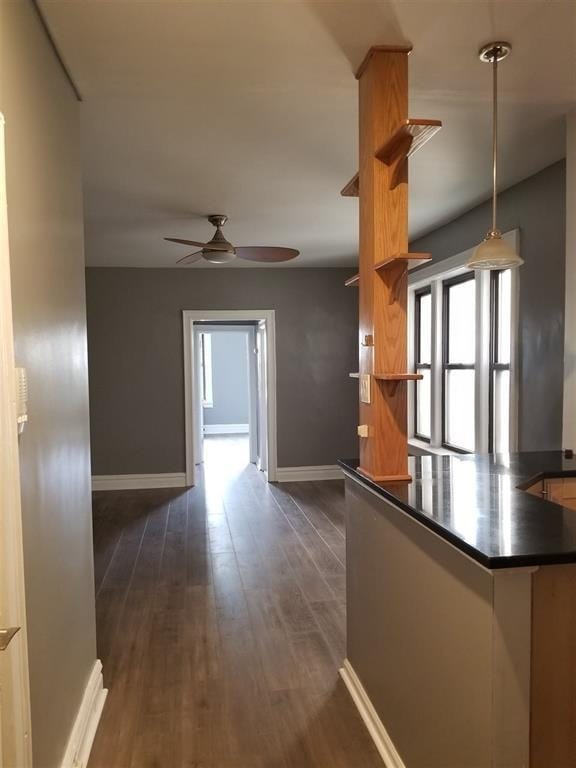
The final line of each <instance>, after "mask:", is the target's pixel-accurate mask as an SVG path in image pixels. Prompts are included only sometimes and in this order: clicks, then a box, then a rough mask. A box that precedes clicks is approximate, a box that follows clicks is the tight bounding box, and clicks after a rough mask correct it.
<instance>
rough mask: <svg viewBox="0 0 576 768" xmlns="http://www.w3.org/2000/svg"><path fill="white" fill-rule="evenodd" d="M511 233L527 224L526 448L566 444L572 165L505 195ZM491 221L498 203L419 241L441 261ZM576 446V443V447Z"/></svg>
mask: <svg viewBox="0 0 576 768" xmlns="http://www.w3.org/2000/svg"><path fill="white" fill-rule="evenodd" d="M498 211H499V213H498V224H499V226H500V229H501V230H502V231H503V232H506V231H507V230H510V229H516V228H518V229H520V248H521V254H522V258H523V259H524V261H525V264H524V265H523V266H522V267H521V268H520V376H519V378H520V381H519V386H520V392H519V397H520V403H519V408H520V411H519V429H520V433H519V447H520V450H524V451H533V450H545V449H558V448H561V447H562V391H563V371H564V362H563V361H564V276H565V232H566V168H565V162H564V161H561V162H558V163H555V164H554V165H551V166H550V167H548V168H545V169H544V170H543V171H540V173H537V174H535V175H534V176H531V177H530V178H528V179H526V180H525V181H522V182H520V183H519V184H516V185H515V186H514V187H510V189H508V190H506V191H505V192H503V193H502V194H501V195H500V196H499V201H498ZM489 224H490V203H489V202H486V203H483V204H482V205H479V206H477V207H476V208H474V209H472V210H471V211H469V212H468V213H466V214H464V215H463V216H460V217H459V218H458V219H455V220H454V221H452V222H450V223H449V224H446V225H445V226H443V227H440V228H439V229H436V230H434V231H433V232H431V233H430V234H428V235H426V236H425V237H421V238H420V239H418V240H416V241H414V242H412V243H411V244H410V247H411V249H412V250H413V251H417V252H418V251H422V252H429V253H432V257H433V259H434V261H440V260H442V259H445V258H447V257H449V256H453V255H454V254H456V253H461V252H462V251H465V250H467V249H468V248H471V247H472V246H474V245H475V244H477V243H478V242H479V241H480V240H481V239H482V237H483V236H484V234H485V232H486V231H487V230H488V229H489ZM575 447H576V446H575Z"/></svg>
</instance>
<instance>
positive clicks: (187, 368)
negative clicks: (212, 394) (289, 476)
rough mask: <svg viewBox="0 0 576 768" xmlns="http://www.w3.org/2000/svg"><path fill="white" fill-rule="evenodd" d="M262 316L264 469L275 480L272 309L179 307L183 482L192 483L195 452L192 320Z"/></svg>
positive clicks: (274, 342)
mask: <svg viewBox="0 0 576 768" xmlns="http://www.w3.org/2000/svg"><path fill="white" fill-rule="evenodd" d="M260 320H264V321H265V322H266V329H267V334H266V362H267V371H266V372H267V374H268V378H267V384H268V386H267V389H268V392H267V395H268V396H267V398H266V400H267V417H268V419H267V420H268V425H267V426H268V430H267V438H268V439H267V449H268V457H267V471H266V473H265V474H266V478H267V480H268V481H274V480H276V468H277V446H276V318H275V311H274V310H273V309H222V310H220V309H217V310H191V309H185V310H183V311H182V321H183V330H184V410H185V431H186V484H187V485H194V481H195V477H194V475H195V464H196V459H197V457H196V455H195V450H194V442H195V441H194V388H195V386H196V383H195V382H196V377H195V375H194V371H195V360H196V356H195V354H194V323H195V322H196V323H197V322H201V321H204V322H238V321H255V322H258V321H260Z"/></svg>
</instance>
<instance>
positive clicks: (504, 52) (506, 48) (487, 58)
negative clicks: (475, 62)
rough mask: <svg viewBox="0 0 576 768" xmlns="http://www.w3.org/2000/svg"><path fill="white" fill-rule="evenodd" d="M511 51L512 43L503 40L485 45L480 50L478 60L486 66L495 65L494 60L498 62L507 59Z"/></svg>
mask: <svg viewBox="0 0 576 768" xmlns="http://www.w3.org/2000/svg"><path fill="white" fill-rule="evenodd" d="M511 50H512V46H511V45H510V43H506V42H503V41H501V40H500V41H498V42H497V43H487V44H486V45H483V46H482V48H480V50H479V51H478V58H479V59H480V61H483V62H484V63H485V64H493V63H494V59H496V61H502V60H503V59H505V58H506V56H508V54H509V53H510V51H511Z"/></svg>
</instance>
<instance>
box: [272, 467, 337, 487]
mask: <svg viewBox="0 0 576 768" xmlns="http://www.w3.org/2000/svg"><path fill="white" fill-rule="evenodd" d="M343 477H344V475H343V474H342V470H341V469H340V467H339V466H338V465H337V464H323V465H320V466H317V467H278V468H277V469H276V482H277V483H299V482H302V481H303V480H341V479H342V478H343Z"/></svg>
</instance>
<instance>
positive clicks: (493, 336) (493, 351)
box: [488, 269, 513, 453]
mask: <svg viewBox="0 0 576 768" xmlns="http://www.w3.org/2000/svg"><path fill="white" fill-rule="evenodd" d="M503 271H504V270H502V269H498V270H494V271H493V272H490V318H491V326H490V364H489V371H490V373H489V377H490V380H489V412H488V451H489V453H495V445H494V441H495V429H494V405H495V399H496V398H495V391H494V390H495V386H494V384H495V378H496V377H495V375H494V374H495V373H496V372H497V371H508V372H509V374H510V378H512V354H510V362H508V363H501V362H499V360H498V357H499V355H498V348H499V346H500V333H499V328H500V326H499V323H498V316H499V314H500V281H499V278H500V275H501V274H502V272H503ZM512 291H513V288H512ZM511 352H512V350H511Z"/></svg>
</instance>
